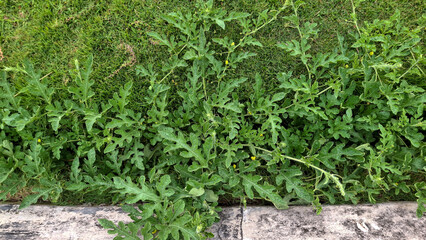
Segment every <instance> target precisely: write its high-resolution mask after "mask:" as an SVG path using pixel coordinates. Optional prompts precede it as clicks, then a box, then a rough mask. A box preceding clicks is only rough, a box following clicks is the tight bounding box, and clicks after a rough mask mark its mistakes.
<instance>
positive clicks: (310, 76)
mask: <svg viewBox="0 0 426 240" xmlns="http://www.w3.org/2000/svg"><path fill="white" fill-rule="evenodd" d="M291 6H292V7H293V11H294V15H296V18H297V20H298V21H297V25H296V28H297V31H298V32H299V36H300V41H303V34H302V31H300V26H299V15H298V14H297V8H296V7H295V6H294V2H293V1H291ZM302 56H305V52H304V51H302ZM302 62H303V60H302ZM303 65H305V67H306V70H308V76H309V79H312V74H311V70H310V69H309V66H308V64H307V63H303Z"/></svg>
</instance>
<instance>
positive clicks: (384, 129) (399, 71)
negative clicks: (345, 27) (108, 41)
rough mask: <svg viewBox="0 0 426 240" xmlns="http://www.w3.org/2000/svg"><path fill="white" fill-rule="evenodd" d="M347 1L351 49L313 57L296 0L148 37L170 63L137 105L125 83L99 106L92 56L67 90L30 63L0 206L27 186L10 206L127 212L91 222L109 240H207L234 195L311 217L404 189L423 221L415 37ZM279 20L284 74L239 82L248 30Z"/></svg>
mask: <svg viewBox="0 0 426 240" xmlns="http://www.w3.org/2000/svg"><path fill="white" fill-rule="evenodd" d="M358 4H359V1H358V2H356V3H355V4H354V5H353V14H352V20H353V21H354V24H355V25H356V29H355V30H356V32H354V33H353V34H352V36H351V38H348V39H345V38H344V37H343V36H341V35H338V36H337V39H336V44H335V45H336V47H335V49H332V50H330V51H316V50H315V51H314V49H313V46H314V45H313V41H314V40H316V39H317V38H318V35H319V34H320V31H319V29H318V25H317V24H315V23H310V22H308V21H306V22H303V19H301V18H300V17H299V12H300V11H301V9H302V6H304V5H303V1H297V2H293V1H286V3H285V4H284V5H283V6H282V7H281V8H279V9H278V10H270V11H269V10H266V11H263V12H261V13H259V14H258V15H257V16H255V15H251V14H247V13H240V12H227V11H225V10H224V9H220V8H216V7H215V5H214V4H213V1H207V2H203V1H198V2H197V4H196V11H187V12H175V13H170V14H167V15H164V16H161V19H162V20H161V21H164V22H166V23H167V26H166V27H164V29H162V30H161V32H149V33H147V36H148V37H150V38H152V41H157V42H156V45H157V48H159V49H161V51H164V54H167V55H168V58H167V59H166V60H165V61H163V62H159V63H157V64H146V65H139V66H136V75H137V77H138V78H139V79H138V82H139V83H142V84H144V85H146V89H145V92H144V94H135V85H136V83H135V82H132V81H128V82H127V83H126V84H124V86H121V87H120V89H119V91H118V93H114V94H112V96H111V97H110V98H109V100H108V101H96V99H95V98H97V97H98V96H97V93H96V90H95V86H96V83H95V81H94V80H93V78H92V76H93V74H91V73H92V72H93V71H94V68H95V65H94V63H93V57H91V56H90V57H89V58H88V59H87V61H86V63H85V64H84V65H83V66H82V67H80V64H79V62H78V61H75V68H76V69H75V70H74V71H71V72H70V74H71V75H72V79H74V81H73V82H70V83H68V85H67V86H66V87H63V88H54V87H52V86H51V84H50V83H49V81H48V79H49V76H48V75H45V76H42V74H41V71H39V70H35V69H34V67H33V65H32V64H30V63H29V62H25V64H24V65H23V66H22V67H21V66H17V67H13V68H12V67H7V68H5V69H4V71H1V73H0V77H1V82H0V93H1V94H0V99H1V102H0V120H1V121H0V129H1V132H0V143H1V145H0V200H5V199H7V198H9V197H11V196H13V195H17V194H18V192H19V191H20V190H26V189H28V191H29V192H31V194H30V195H28V196H25V198H24V199H23V201H22V204H21V207H26V206H28V205H30V204H33V203H35V202H37V201H38V200H40V199H41V200H45V201H51V202H57V201H59V199H60V198H61V196H62V194H65V193H72V194H75V195H77V196H80V197H82V198H84V197H85V196H87V195H89V194H93V195H96V196H99V197H104V198H107V199H111V202H113V203H127V204H135V203H138V204H139V206H137V207H133V206H130V205H124V206H123V210H125V211H126V212H128V213H129V216H130V217H131V218H132V220H133V222H130V223H122V222H120V223H118V225H116V224H115V223H113V222H111V221H108V220H106V219H101V220H100V224H101V225H102V226H103V227H104V228H106V229H109V232H110V233H111V234H115V235H116V239H139V238H140V237H141V236H143V237H144V239H153V238H158V239H205V238H207V237H210V236H211V234H209V233H206V230H207V228H208V227H209V226H211V225H212V224H213V223H214V222H215V221H217V220H218V212H219V211H221V209H220V207H218V205H219V202H220V201H221V199H224V198H229V197H232V198H234V199H241V202H242V203H243V204H246V203H247V200H246V198H248V199H263V200H267V201H270V202H272V203H273V204H274V205H275V206H276V207H277V208H279V209H286V208H288V206H289V205H292V204H298V203H310V204H312V205H313V207H314V208H316V209H317V212H318V213H319V212H320V211H321V203H323V202H330V203H334V202H337V201H338V202H347V201H351V202H353V203H357V202H360V201H364V200H365V199H368V200H369V201H370V202H373V203H374V202H376V201H377V200H376V198H378V197H379V196H380V194H383V193H389V194H394V195H398V194H399V193H400V192H404V194H411V195H414V196H415V197H416V198H417V201H418V203H419V207H418V211H417V215H418V216H419V217H420V216H422V214H423V213H424V211H425V208H424V204H425V184H424V182H425V179H424V176H425V171H426V162H425V156H424V150H425V146H426V145H425V144H424V134H423V131H424V130H425V128H426V125H425V123H424V118H423V108H424V103H425V101H426V98H425V96H426V95H425V85H424V81H423V79H424V77H425V76H424V71H423V66H424V63H425V61H424V58H423V53H422V49H421V46H420V45H421V37H420V34H421V29H422V27H424V26H419V27H418V28H415V29H409V28H407V27H405V26H404V25H403V24H402V23H401V21H400V20H399V19H400V15H399V12H398V11H397V12H396V13H395V14H394V15H393V16H392V17H390V20H375V21H373V22H372V23H368V22H366V23H364V25H363V26H362V27H360V26H359V25H358V22H357V15H356V12H355V10H356V6H358ZM285 11H289V12H291V13H290V14H288V15H287V16H286V17H285V18H284V19H285V21H287V22H286V23H287V26H291V27H292V28H294V29H295V30H297V33H298V37H297V38H296V39H291V40H288V41H285V42H282V43H278V44H276V46H277V47H276V48H275V51H277V52H279V51H282V52H283V54H288V55H290V56H291V57H292V61H293V62H295V64H297V66H296V67H295V70H294V71H293V70H291V71H290V70H288V69H287V70H286V71H283V72H279V71H276V72H275V75H274V76H266V77H265V76H264V75H262V74H261V73H257V74H255V76H251V75H242V76H239V77H235V74H234V73H233V72H234V71H236V70H238V69H239V68H240V66H243V63H246V62H247V61H246V60H247V59H250V58H252V57H254V56H255V55H256V50H257V49H258V48H260V47H262V46H263V45H264V44H263V43H261V42H260V41H258V40H256V38H255V33H257V32H258V31H260V30H261V29H264V28H267V27H268V26H269V24H271V23H272V22H273V21H275V20H277V18H278V17H279V16H281V14H283V12H285ZM228 29H232V30H233V31H240V32H239V33H240V34H237V35H236V36H234V37H232V38H231V37H230V36H229V35H227V34H226V31H228ZM258 64H259V65H262V63H258ZM296 70H297V71H296ZM7 72H11V73H13V74H12V77H8V76H7V74H6V73H7ZM135 95H136V96H135ZM64 96H66V97H64ZM135 99H136V100H137V101H136V102H134V101H135ZM135 104H137V105H139V106H138V107H133V106H134V105H135ZM64 173H65V175H64ZM419 176H420V177H419ZM379 200H380V199H379Z"/></svg>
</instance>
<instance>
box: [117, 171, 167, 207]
mask: <svg viewBox="0 0 426 240" xmlns="http://www.w3.org/2000/svg"><path fill="white" fill-rule="evenodd" d="M113 179H114V187H115V188H117V189H121V191H120V194H124V195H126V203H128V204H133V203H136V202H138V201H152V202H156V201H160V197H159V196H158V195H157V194H156V193H155V191H154V190H153V189H152V188H150V187H148V186H147V185H146V183H145V178H143V177H141V178H140V181H139V183H140V184H141V186H140V187H139V186H138V185H137V184H135V183H133V182H132V179H131V178H130V177H129V176H128V177H126V178H125V179H122V178H120V177H114V178H113Z"/></svg>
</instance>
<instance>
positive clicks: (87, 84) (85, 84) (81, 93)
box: [68, 55, 95, 104]
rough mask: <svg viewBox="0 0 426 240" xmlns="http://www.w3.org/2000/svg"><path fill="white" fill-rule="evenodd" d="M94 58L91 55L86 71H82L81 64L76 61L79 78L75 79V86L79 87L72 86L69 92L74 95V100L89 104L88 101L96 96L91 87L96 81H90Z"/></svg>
mask: <svg viewBox="0 0 426 240" xmlns="http://www.w3.org/2000/svg"><path fill="white" fill-rule="evenodd" d="M92 65H93V56H92V55H90V56H89V58H88V59H87V61H86V63H85V65H84V66H85V70H81V69H80V65H79V62H78V61H77V60H76V61H75V66H76V69H77V76H76V78H75V84H76V85H77V86H71V87H69V88H68V91H69V92H70V93H72V94H74V96H73V98H74V99H75V100H78V101H82V102H84V103H85V104H87V101H88V100H89V99H90V98H91V97H93V96H94V95H95V92H93V91H92V89H91V87H92V86H93V84H95V81H93V80H90V79H89V76H90V74H91V73H92Z"/></svg>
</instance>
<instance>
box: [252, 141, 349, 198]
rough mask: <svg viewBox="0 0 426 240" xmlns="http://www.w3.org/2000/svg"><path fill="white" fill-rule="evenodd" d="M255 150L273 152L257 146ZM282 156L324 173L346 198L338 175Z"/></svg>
mask: <svg viewBox="0 0 426 240" xmlns="http://www.w3.org/2000/svg"><path fill="white" fill-rule="evenodd" d="M253 147H254V148H255V149H259V150H261V151H264V152H267V153H269V154H272V153H273V152H272V151H270V150H267V149H264V148H261V147H256V146H253ZM279 155H280V157H282V158H287V159H289V160H292V161H295V162H299V163H303V164H305V165H307V166H308V167H311V168H313V169H316V170H318V171H320V172H321V173H323V174H324V175H325V176H326V177H327V178H331V180H332V181H333V182H334V183H335V184H336V185H337V187H338V189H339V190H340V193H341V194H342V196H345V190H344V189H343V185H342V183H340V182H339V180H338V179H337V177H336V175H335V174H331V173H329V172H327V171H325V170H324V169H322V168H320V167H317V166H315V165H312V164H311V163H308V162H306V161H304V160H303V159H298V158H294V157H290V156H287V155H283V154H279Z"/></svg>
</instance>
